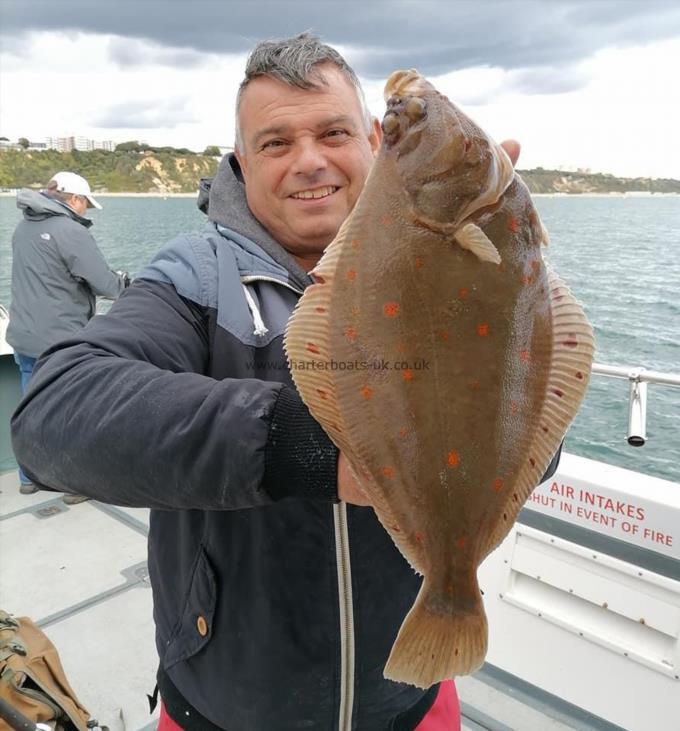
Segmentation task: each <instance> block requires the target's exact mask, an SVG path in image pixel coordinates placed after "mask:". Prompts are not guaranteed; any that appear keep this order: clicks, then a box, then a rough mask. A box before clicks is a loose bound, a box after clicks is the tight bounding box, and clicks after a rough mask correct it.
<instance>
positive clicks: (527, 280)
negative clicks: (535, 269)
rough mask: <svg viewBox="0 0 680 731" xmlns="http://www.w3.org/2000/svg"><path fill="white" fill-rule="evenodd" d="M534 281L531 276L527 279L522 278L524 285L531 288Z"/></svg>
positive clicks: (526, 277)
mask: <svg viewBox="0 0 680 731" xmlns="http://www.w3.org/2000/svg"><path fill="white" fill-rule="evenodd" d="M533 281H534V278H533V277H531V276H525V277H522V283H523V284H524V285H525V286H529V285H530V284H531V283H532V282H533Z"/></svg>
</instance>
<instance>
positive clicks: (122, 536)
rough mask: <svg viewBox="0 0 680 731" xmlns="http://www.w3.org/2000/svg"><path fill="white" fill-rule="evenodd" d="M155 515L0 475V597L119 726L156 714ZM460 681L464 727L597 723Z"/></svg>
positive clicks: (137, 724) (150, 725)
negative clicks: (26, 491)
mask: <svg viewBox="0 0 680 731" xmlns="http://www.w3.org/2000/svg"><path fill="white" fill-rule="evenodd" d="M148 523H149V515H148V511H147V510H142V509H131V508H118V507H112V506H109V505H104V504H101V503H98V502H96V501H93V500H92V501H87V502H84V503H80V504H78V505H72V506H68V505H65V504H64V503H63V502H62V500H61V495H60V494H59V493H50V492H38V493H36V494H34V495H21V494H20V493H19V482H18V478H17V474H16V472H7V473H4V474H2V475H0V553H1V554H2V561H1V562H0V596H2V600H1V602H0V605H1V607H2V608H3V609H5V610H6V611H8V612H10V613H12V614H14V615H15V616H24V615H27V616H29V617H31V619H33V620H34V621H36V622H37V624H39V625H40V626H41V627H42V628H43V629H44V630H45V633H46V634H47V635H48V636H49V638H50V639H51V640H52V642H53V643H54V644H55V646H56V647H57V649H58V651H59V654H60V656H61V659H62V663H63V665H64V668H65V670H66V673H67V676H68V678H69V680H70V682H71V685H72V686H73V688H74V690H75V692H76V693H77V695H78V697H79V698H80V700H81V702H82V703H83V704H84V706H85V707H86V708H87V709H88V710H89V711H90V713H91V714H92V716H93V717H94V718H97V719H98V720H99V722H100V723H101V724H106V725H107V726H109V727H110V729H111V731H123V729H128V730H130V731H137V730H139V729H142V730H143V731H150V730H151V729H155V727H156V723H157V715H158V711H157V710H156V712H155V714H154V715H149V708H148V702H147V699H146V695H147V693H148V694H150V693H151V692H152V691H153V688H154V684H155V672H156V664H157V659H156V649H155V645H154V627H153V620H152V602H151V590H150V587H149V582H148V574H147V569H146V535H147V532H148ZM457 684H458V690H459V694H460V697H461V702H462V708H463V729H464V731H510V730H512V731H569V730H570V729H581V731H583V730H584V729H586V728H590V727H586V726H581V725H569V724H568V723H567V721H566V720H564V719H561V720H560V719H557V718H555V717H553V716H552V715H549V712H546V709H542V708H541V707H538V706H537V705H536V704H534V703H532V702H531V701H528V700H527V699H526V698H521V697H518V695H517V694H516V693H514V692H512V690H509V689H507V688H502V687H499V685H498V683H494V682H493V681H492V680H490V679H489V678H488V677H486V675H485V674H484V673H483V672H481V673H479V674H478V675H477V676H473V677H467V678H460V679H458V681H457ZM242 731H247V730H246V729H243V730H242ZM272 731H275V729H272Z"/></svg>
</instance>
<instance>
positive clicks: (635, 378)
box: [592, 363, 680, 447]
mask: <svg viewBox="0 0 680 731" xmlns="http://www.w3.org/2000/svg"><path fill="white" fill-rule="evenodd" d="M592 372H593V375H596V376H607V377H609V378H622V379H625V380H627V381H628V382H629V384H630V396H629V401H628V437H627V439H628V444H630V445H631V447H641V446H642V445H643V444H644V443H645V442H646V441H647V384H648V383H652V384H655V385H659V386H680V375H677V374H675V373H661V372H660V371H649V370H647V369H646V368H632V367H627V366H610V365H605V364H603V363H593V370H592Z"/></svg>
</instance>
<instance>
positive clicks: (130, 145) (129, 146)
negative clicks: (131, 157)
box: [116, 140, 146, 152]
mask: <svg viewBox="0 0 680 731" xmlns="http://www.w3.org/2000/svg"><path fill="white" fill-rule="evenodd" d="M144 147H146V145H140V144H139V142H138V141H137V140H130V141H129V142H121V143H120V144H119V145H116V152H140V151H141V150H142V149H143V148H144Z"/></svg>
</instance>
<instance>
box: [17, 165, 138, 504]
mask: <svg viewBox="0 0 680 731" xmlns="http://www.w3.org/2000/svg"><path fill="white" fill-rule="evenodd" d="M17 208H19V209H20V210H22V211H23V215H24V219H23V221H21V222H20V223H19V225H18V226H17V227H16V229H15V231H14V235H13V236H12V294H11V297H12V301H11V304H10V311H9V312H10V321H9V327H8V328H7V336H6V337H7V342H8V343H9V344H10V345H11V346H12V347H13V348H14V360H15V361H16V363H17V365H18V366H19V371H20V372H21V390H22V393H25V391H26V388H27V386H28V382H29V380H30V378H31V374H32V372H33V366H34V364H35V361H36V358H37V357H38V355H40V353H42V352H43V351H44V350H47V348H49V347H50V346H51V345H54V343H56V342H58V341H59V340H62V339H63V338H65V337H68V336H70V335H73V334H74V333H76V332H77V331H78V330H80V329H82V328H83V327H84V326H85V325H86V324H87V322H88V320H89V319H90V318H91V317H92V316H93V315H94V312H95V304H96V295H99V296H101V297H109V298H111V299H115V298H116V297H118V295H119V294H120V293H121V292H122V291H123V289H125V287H126V286H127V285H128V284H129V279H128V277H127V274H124V273H118V272H116V273H114V272H112V271H111V270H110V269H109V267H108V265H107V264H106V261H105V259H104V256H103V255H102V253H101V251H100V250H99V249H98V248H97V244H96V242H95V240H94V238H93V237H92V234H91V233H90V232H89V231H88V229H89V228H90V226H92V221H90V220H89V219H87V218H85V217H84V216H85V212H86V211H87V209H88V208H99V209H101V205H100V204H99V203H98V202H97V201H96V200H95V199H94V197H93V196H92V191H91V190H90V186H89V184H88V182H87V180H85V178H82V177H81V176H80V175H76V174H75V173H70V172H61V173H57V174H56V175H55V176H54V177H53V178H52V179H51V180H50V182H49V183H48V184H47V189H46V190H44V191H41V192H36V191H34V190H28V189H24V190H21V191H19V194H18V196H17ZM19 481H20V483H21V484H20V487H19V491H20V492H21V493H22V494H24V495H30V494H31V493H33V492H36V491H37V490H38V488H37V487H36V486H35V485H34V484H33V483H32V482H31V480H30V479H29V478H28V477H27V476H26V474H25V473H24V472H23V470H21V469H19ZM86 499H87V498H86V497H84V496H81V495H65V496H64V502H65V503H67V504H74V503H77V502H82V501H83V500H86Z"/></svg>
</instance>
